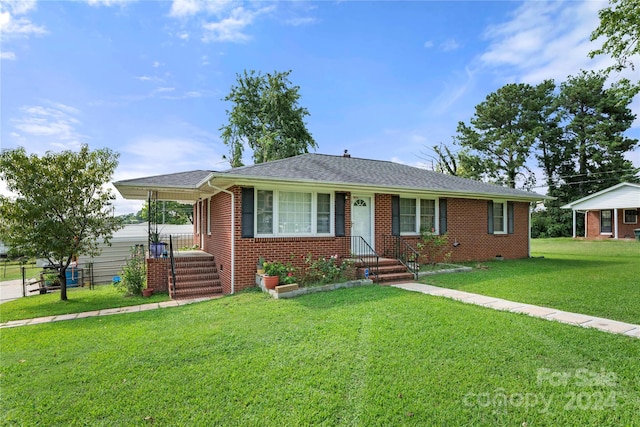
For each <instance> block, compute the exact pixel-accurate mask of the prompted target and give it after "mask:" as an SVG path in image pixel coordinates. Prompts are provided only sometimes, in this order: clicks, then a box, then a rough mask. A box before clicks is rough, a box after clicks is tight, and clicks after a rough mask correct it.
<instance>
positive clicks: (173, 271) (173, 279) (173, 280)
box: [169, 235, 176, 295]
mask: <svg viewBox="0 0 640 427" xmlns="http://www.w3.org/2000/svg"><path fill="white" fill-rule="evenodd" d="M169 259H170V260H171V287H172V291H173V292H172V293H171V294H172V295H175V294H176V258H175V257H174V256H173V236H171V235H169Z"/></svg>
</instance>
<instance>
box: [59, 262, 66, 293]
mask: <svg viewBox="0 0 640 427" xmlns="http://www.w3.org/2000/svg"><path fill="white" fill-rule="evenodd" d="M58 278H59V279H60V301H67V269H66V267H64V268H60V274H59V276H58Z"/></svg>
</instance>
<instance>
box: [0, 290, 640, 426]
mask: <svg viewBox="0 0 640 427" xmlns="http://www.w3.org/2000/svg"><path fill="white" fill-rule="evenodd" d="M0 344H1V346H2V347H1V348H2V358H0V387H1V389H2V394H1V396H0V417H1V421H0V424H3V425H140V426H145V425H157V426H173V425H228V426H233V425H237V426H271V425H278V426H280V425H282V426H298V425H327V426H339V425H342V426H371V425H389V426H391V425H394V426H395V425H416V426H423V425H473V426H496V425H509V426H522V425H529V426H537V425H580V426H602V425H634V424H635V423H637V414H638V413H639V412H640V369H639V368H640V365H639V363H640V362H638V354H640V340H638V339H635V338H631V337H625V336H620V335H613V334H607V333H604V332H601V331H597V330H593V329H583V328H578V327H575V326H568V325H564V324H561V323H557V322H549V321H546V320H541V319H535V318H531V317H528V316H525V315H520V314H514V313H507V312H499V311H494V310H489V309H485V308H482V307H477V306H472V305H467V304H463V303H460V302H457V301H451V300H448V299H444V298H438V297H431V296H427V295H423V294H419V293H414V292H407V291H403V290H400V289H395V288H391V287H379V286H376V285H372V286H365V287H361V288H352V289H347V290H339V291H335V292H331V293H320V294H313V295H308V296H304V297H300V298H297V299H294V300H273V299H271V298H269V297H268V296H266V295H264V294H261V293H258V292H245V293H242V294H239V295H236V296H231V297H225V298H222V299H218V300H214V301H208V302H204V303H199V304H194V305H189V306H182V307H176V308H171V309H166V310H153V311H147V312H139V313H132V314H124V315H118V316H106V317H97V318H88V319H81V320H73V321H66V322H57V323H50V324H42V325H34V326H25V327H20V328H12V329H5V330H3V331H2V334H1V337H0Z"/></svg>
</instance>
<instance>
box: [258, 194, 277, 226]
mask: <svg viewBox="0 0 640 427" xmlns="http://www.w3.org/2000/svg"><path fill="white" fill-rule="evenodd" d="M256 199H257V203H256V204H257V209H256V233H257V234H273V191H265V190H258V197H256Z"/></svg>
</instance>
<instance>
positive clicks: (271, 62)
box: [0, 0, 640, 213]
mask: <svg viewBox="0 0 640 427" xmlns="http://www.w3.org/2000/svg"><path fill="white" fill-rule="evenodd" d="M606 5H607V3H606V2H600V1H565V2H542V1H524V2H515V1H514V2H507V1H494V2H487V1H466V2H463V1H443V2H436V1H414V2H382V1H377V2H364V1H357V2H349V1H344V2H328V1H326V2H306V1H296V2H275V1H267V2H231V1H221V2H204V1H199V0H174V1H137V2H134V1H117V0H89V1H73V2H71V1H65V2H59V1H34V0H28V1H2V2H1V6H0V8H1V10H0V30H1V35H2V39H1V44H0V51H1V58H2V59H1V61H0V67H1V69H0V74H1V81H0V83H1V110H0V112H1V119H0V120H1V121H0V126H1V131H0V136H1V144H2V148H12V147H16V146H23V147H25V148H26V149H27V151H29V152H34V153H44V152H45V151H47V150H53V151H59V150H61V149H74V148H77V147H78V146H79V145H80V144H81V143H88V144H89V146H90V147H91V148H100V147H110V148H112V149H113V150H115V151H117V152H119V153H120V154H121V157H120V165H119V167H118V169H117V171H116V173H115V176H114V180H120V179H128V178H135V177H140V176H148V175H156V174H163V173H171V172H178V171H184V170H192V169H214V170H216V169H217V170H222V169H227V168H228V163H227V162H225V161H224V160H222V155H224V154H225V153H226V152H227V147H226V146H224V145H223V144H222V142H221V140H220V132H219V128H220V127H221V126H222V125H224V124H225V122H226V115H225V109H228V108H230V107H231V106H230V104H227V103H225V102H223V101H222V100H221V99H222V98H223V97H224V96H225V95H226V94H227V93H228V92H229V89H230V87H231V85H232V84H233V83H234V82H235V79H236V73H241V72H242V71H243V70H244V69H247V70H250V69H254V70H260V71H263V72H270V71H274V70H278V71H285V70H292V73H291V75H290V79H291V80H292V82H293V83H294V84H296V85H299V86H300V93H301V100H300V104H301V105H302V106H304V107H306V108H307V109H308V110H309V112H310V113H311V115H310V116H309V117H308V118H307V124H308V128H309V130H310V131H311V133H312V135H313V136H314V138H315V140H316V142H317V143H318V145H319V148H318V150H317V152H320V153H326V154H341V153H342V152H343V151H344V150H345V149H348V150H349V152H350V153H351V154H352V155H353V156H357V157H366V158H373V159H381V160H393V161H397V162H401V163H406V164H411V165H416V166H421V167H430V166H431V163H430V160H429V156H430V155H431V154H432V153H430V151H429V147H432V146H433V145H436V144H439V143H446V144H450V143H451V137H452V136H453V135H454V134H455V129H456V125H457V123H458V121H461V120H462V121H468V120H469V118H470V117H471V116H472V115H473V111H474V106H475V105H477V104H478V103H480V102H482V101H483V100H484V98H485V97H486V95H487V94H489V93H490V92H492V91H495V90H497V89H498V88H499V87H501V86H503V85H504V84H507V83H513V82H526V83H532V84H535V83H539V82H540V81H542V80H544V79H547V78H553V79H555V80H556V82H557V83H560V82H561V81H563V80H565V79H566V77H567V76H568V75H575V74H578V73H579V71H580V69H602V68H605V67H606V66H608V65H610V64H611V59H610V58H607V57H604V56H601V57H597V58H595V59H589V58H588V56H587V53H588V52H589V51H590V50H592V49H594V48H596V47H597V46H598V44H597V43H592V42H590V41H589V35H590V33H591V31H593V30H594V29H595V28H596V27H597V25H598V15H597V11H598V10H599V9H601V8H603V7H605V6H606ZM636 64H638V62H637V61H636ZM637 73H638V72H637V70H636V72H635V74H634V72H632V71H631V70H627V71H625V72H624V73H622V74H620V75H616V76H618V77H619V76H625V77H628V78H632V79H634V80H638V75H637ZM633 110H634V112H635V113H636V114H638V113H640V99H638V98H636V99H635V102H634V104H633ZM628 135H629V136H631V137H634V138H639V137H640V121H639V120H636V121H635V123H634V127H633V129H631V130H630V131H629V132H628ZM639 153H640V152H639V151H636V152H634V153H630V154H629V158H630V159H632V160H633V161H634V163H635V164H636V165H640V158H639V157H640V155H639ZM250 157H251V153H250V152H249V151H246V152H245V163H249V162H250ZM540 180H541V179H540ZM0 191H3V192H4V191H5V190H4V186H3V185H2V183H0ZM542 192H544V190H542ZM139 207H140V203H138V202H132V201H124V200H122V199H121V198H120V197H118V200H117V203H116V209H117V210H116V211H117V213H125V212H132V211H135V210H137V209H139Z"/></svg>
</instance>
